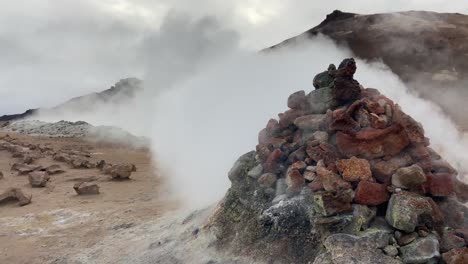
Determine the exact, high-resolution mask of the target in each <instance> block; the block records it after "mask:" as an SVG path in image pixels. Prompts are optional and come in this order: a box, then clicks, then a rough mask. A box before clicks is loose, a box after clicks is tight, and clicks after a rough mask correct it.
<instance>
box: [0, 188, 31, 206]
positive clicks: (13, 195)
mask: <svg viewBox="0 0 468 264" xmlns="http://www.w3.org/2000/svg"><path fill="white" fill-rule="evenodd" d="M31 199H32V195H25V194H24V193H23V191H21V189H19V188H9V189H7V190H6V191H4V192H3V193H2V194H0V204H2V203H5V202H8V201H10V200H17V201H18V204H19V206H24V205H27V204H30V203H31Z"/></svg>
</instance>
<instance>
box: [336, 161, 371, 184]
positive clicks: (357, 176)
mask: <svg viewBox="0 0 468 264" xmlns="http://www.w3.org/2000/svg"><path fill="white" fill-rule="evenodd" d="M336 166H337V167H338V170H339V172H340V173H341V175H342V176H343V179H345V180H347V181H351V182H353V181H368V180H370V179H371V178H372V172H371V169H370V165H369V162H368V161H367V160H365V159H358V158H356V157H351V158H350V159H344V160H339V161H337V162H336Z"/></svg>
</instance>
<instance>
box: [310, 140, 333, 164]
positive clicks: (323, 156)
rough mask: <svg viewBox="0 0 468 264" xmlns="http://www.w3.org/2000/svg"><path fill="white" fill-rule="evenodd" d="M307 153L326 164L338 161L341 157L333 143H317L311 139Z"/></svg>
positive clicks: (316, 160)
mask: <svg viewBox="0 0 468 264" xmlns="http://www.w3.org/2000/svg"><path fill="white" fill-rule="evenodd" d="M306 152H307V155H309V157H310V158H311V159H313V160H314V161H315V162H319V161H320V160H323V161H324V163H325V165H328V164H330V163H334V162H336V161H337V160H338V159H339V158H340V157H339V155H338V152H337V151H336V148H335V147H334V146H333V145H330V144H326V143H322V144H319V145H315V144H314V143H313V142H311V141H309V143H308V144H307V148H306Z"/></svg>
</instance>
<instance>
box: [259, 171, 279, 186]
mask: <svg viewBox="0 0 468 264" xmlns="http://www.w3.org/2000/svg"><path fill="white" fill-rule="evenodd" d="M276 179H277V177H276V175H275V174H274V173H265V174H263V175H262V176H260V178H259V179H258V183H259V184H260V186H262V187H264V188H270V187H273V185H274V184H275V183H276Z"/></svg>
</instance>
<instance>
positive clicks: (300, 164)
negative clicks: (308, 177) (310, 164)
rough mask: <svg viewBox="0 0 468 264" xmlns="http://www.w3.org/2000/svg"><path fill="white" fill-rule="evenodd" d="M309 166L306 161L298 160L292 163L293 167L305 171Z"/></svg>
mask: <svg viewBox="0 0 468 264" xmlns="http://www.w3.org/2000/svg"><path fill="white" fill-rule="evenodd" d="M306 167H307V164H306V163H305V162H304V161H302V160H301V161H296V162H294V163H293V164H292V165H291V169H297V170H299V171H304V169H305V168H306Z"/></svg>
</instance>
